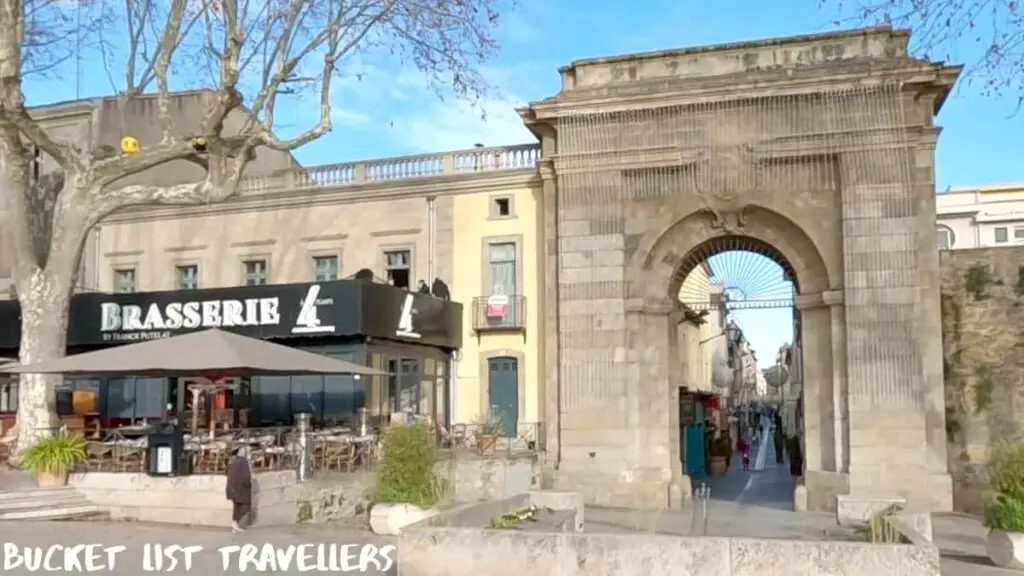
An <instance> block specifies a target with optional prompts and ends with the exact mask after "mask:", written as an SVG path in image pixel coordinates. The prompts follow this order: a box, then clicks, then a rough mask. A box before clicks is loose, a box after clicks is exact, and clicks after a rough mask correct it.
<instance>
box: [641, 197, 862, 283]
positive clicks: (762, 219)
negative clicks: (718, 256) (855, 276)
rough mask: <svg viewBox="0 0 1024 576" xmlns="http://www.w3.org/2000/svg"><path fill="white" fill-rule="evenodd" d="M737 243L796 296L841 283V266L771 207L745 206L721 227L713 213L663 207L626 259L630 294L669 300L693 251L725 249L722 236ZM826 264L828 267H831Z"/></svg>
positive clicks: (689, 264) (691, 264)
mask: <svg viewBox="0 0 1024 576" xmlns="http://www.w3.org/2000/svg"><path fill="white" fill-rule="evenodd" d="M725 238H732V239H738V240H740V241H741V242H739V243H738V245H735V246H733V247H732V248H729V249H738V248H739V245H742V243H743V242H742V241H745V242H746V245H747V249H750V250H752V251H756V252H760V253H761V254H764V255H765V256H768V257H769V258H771V259H772V260H774V261H775V262H777V263H778V264H779V265H780V266H782V268H783V270H785V271H786V272H787V274H789V275H790V276H791V279H792V280H793V283H794V285H795V286H797V289H798V292H799V293H800V294H811V293H818V292H822V291H824V290H828V289H830V288H831V287H834V286H840V285H842V282H841V280H840V275H841V267H840V266H838V265H837V264H836V263H828V262H826V260H825V259H824V257H823V256H822V251H821V250H819V249H818V247H817V246H816V245H815V244H814V241H813V240H811V238H810V236H808V235H807V233H806V232H804V230H803V229H802V228H801V227H800V226H799V225H798V224H796V223H795V222H794V221H793V220H792V219H790V218H788V217H786V216H784V215H782V214H779V213H778V212H776V211H774V210H770V209H768V208H764V207H760V206H750V207H747V208H746V209H745V210H744V214H743V219H742V221H741V223H740V224H738V225H737V226H734V227H732V229H730V230H726V229H724V228H723V227H716V226H715V219H714V216H713V215H712V214H709V213H708V212H706V211H703V210H671V209H670V210H665V211H664V212H662V213H661V214H659V216H658V218H657V219H656V222H653V223H651V224H650V225H648V227H647V231H646V232H645V233H644V234H643V235H642V236H641V237H640V238H639V240H638V242H637V244H636V250H635V251H634V252H633V254H632V257H631V258H630V261H629V264H628V266H629V269H630V271H631V274H630V280H631V282H630V297H631V298H644V299H645V300H647V301H659V300H663V299H666V298H667V299H669V300H670V301H671V300H672V299H674V298H675V295H676V294H678V291H679V287H680V285H681V284H682V282H683V280H684V279H685V278H686V274H688V273H689V272H690V271H691V270H693V267H694V266H696V265H697V264H699V262H700V260H699V259H697V261H696V262H694V258H692V255H693V254H697V253H699V252H700V251H701V249H702V248H703V249H705V250H706V249H707V248H709V247H710V248H712V249H714V248H715V247H716V245H718V246H719V247H720V249H719V251H725V249H726V248H727V246H728V244H726V243H723V242H721V240H722V239H725ZM830 264H831V265H830Z"/></svg>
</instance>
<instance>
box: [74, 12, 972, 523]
mask: <svg viewBox="0 0 1024 576" xmlns="http://www.w3.org/2000/svg"><path fill="white" fill-rule="evenodd" d="M908 41H909V34H908V33H907V32H905V31H898V30H892V29H889V28H877V29H866V30H856V31H850V32H839V33H832V34H824V35H817V36H805V37H796V38H787V39H778V40H769V41H764V42H749V43H741V44H730V45H724V46H715V47H704V48H698V49H692V50H677V51H665V52H658V53H651V54H640V55H633V56H625V57H614V58H601V59H593V60H583V61H577V62H573V63H571V64H570V65H568V66H565V67H563V68H561V69H560V73H561V78H562V89H561V91H560V92H559V94H558V95H556V96H554V97H552V98H549V99H546V100H543V101H540V102H536V103H534V104H532V105H530V106H529V107H527V108H525V109H523V110H521V111H520V113H521V116H522V117H523V120H524V122H525V123H526V125H527V126H528V127H529V128H530V129H531V130H532V131H533V133H534V134H535V135H536V136H537V138H538V140H539V142H540V144H539V147H538V146H522V147H512V148H494V149H475V150H468V151H459V152H451V153H443V154H438V155H436V156H430V157H425V158H424V157H417V158H398V159H385V160H379V161H372V162H363V163H351V164H340V165H332V166H321V167H312V168H291V167H288V166H285V165H284V163H285V162H286V161H287V159H279V160H276V161H277V162H279V163H280V164H281V167H282V168H283V169H282V170H279V171H271V173H268V174H265V175H260V176H254V177H253V178H250V179H249V180H247V182H246V187H245V189H244V190H243V192H242V194H241V195H240V196H239V197H238V198H237V199H235V200H232V201H230V202H227V203H224V204H222V205H218V206H212V207H202V208H176V209H169V208H160V209H140V210H134V211H131V212H126V213H123V214H119V215H116V216H115V217H112V218H110V219H108V220H107V221H105V222H104V223H103V224H102V225H101V226H100V227H99V228H98V230H97V232H96V237H95V239H94V242H95V244H94V245H95V249H94V251H93V252H92V254H93V257H94V258H95V264H94V270H95V277H96V286H97V288H98V289H100V290H103V291H112V292H117V291H129V290H170V289H174V288H193V287H196V286H200V287H203V286H228V285H241V284H256V285H259V284H264V283H285V282H298V281H306V282H309V281H317V282H319V281H327V280H331V279H334V278H338V277H342V276H346V275H349V274H352V273H354V272H356V271H358V270H360V269H363V268H367V269H369V270H371V271H372V272H373V273H374V274H375V275H376V276H378V277H379V278H380V279H381V280H386V281H390V282H392V283H395V284H408V285H410V286H411V287H413V288H415V285H416V283H417V282H418V281H419V280H424V281H426V282H428V283H429V282H431V281H432V280H433V279H435V278H440V279H442V280H443V281H445V282H446V283H448V284H449V285H450V287H451V292H452V296H453V298H454V299H456V300H461V301H462V302H464V303H465V304H466V306H465V310H466V312H465V314H466V318H465V319H464V320H465V321H464V322H463V325H464V326H465V336H466V337H465V338H464V339H463V343H462V346H463V350H462V355H461V359H460V360H459V362H458V364H457V367H456V370H455V378H454V389H453V390H451V397H452V403H453V404H454V406H453V415H452V419H453V420H463V421H464V420H469V419H473V418H475V417H478V416H480V415H481V414H484V413H486V412H498V413H499V415H500V416H502V417H503V420H504V421H505V423H506V425H507V426H508V421H509V420H510V419H514V420H516V421H517V422H521V423H526V422H531V421H537V422H542V423H543V432H544V433H543V435H542V438H541V437H538V439H540V440H542V445H543V446H544V447H545V448H546V450H547V457H546V459H545V461H546V463H547V466H548V468H549V470H548V474H547V478H546V481H547V482H550V483H551V484H553V485H554V486H556V487H559V488H568V489H573V490H578V491H581V492H583V493H584V494H585V495H586V496H587V497H588V498H589V499H590V500H591V501H594V502H599V503H604V504H613V505H640V506H654V507H662V506H666V505H675V504H678V502H679V500H680V499H681V498H682V497H683V496H684V486H685V478H684V477H683V474H682V470H681V466H680V445H679V443H680V441H679V436H680V435H679V433H678V431H679V413H678V412H679V410H678V404H679V402H678V401H679V397H678V394H679V388H678V385H676V383H679V382H682V381H685V380H686V379H687V378H692V376H687V375H686V374H684V375H682V376H681V375H680V373H679V371H680V370H683V369H684V367H685V366H686V363H685V362H683V361H682V358H685V357H686V354H688V353H692V350H691V351H689V352H688V351H686V350H685V349H684V348H683V347H681V346H680V345H679V328H678V327H679V325H680V322H684V321H686V317H687V314H689V313H691V312H692V310H691V309H689V308H688V307H686V306H683V305H682V304H681V303H680V302H679V292H680V289H681V286H682V284H683V282H684V280H685V279H686V278H687V277H688V276H689V275H690V273H691V272H693V271H694V270H695V269H697V268H698V267H699V266H701V265H703V264H704V259H706V257H707V256H709V255H713V254H715V253H718V252H722V251H727V250H735V249H745V250H749V251H754V252H758V253H761V254H763V255H766V256H768V257H770V258H772V259H773V260H775V261H776V262H777V263H779V264H780V265H781V266H782V267H783V269H784V270H785V277H786V278H787V279H791V280H792V281H793V284H794V286H795V287H796V290H797V295H796V298H795V307H796V308H797V311H798V323H797V324H798V326H799V327H800V330H801V336H800V338H798V339H797V341H798V342H800V343H802V345H803V350H802V354H801V355H800V357H801V362H800V364H801V382H802V393H803V398H804V409H803V411H802V426H803V429H804V431H805V433H806V438H805V468H806V470H805V476H804V478H805V485H804V487H802V488H801V489H800V490H799V492H800V493H803V494H805V496H804V498H806V502H803V504H806V505H807V506H808V507H810V508H816V509H827V508H831V507H833V506H834V505H835V502H836V497H837V496H838V495H843V494H851V495H854V496H894V495H900V496H903V497H906V498H909V500H910V501H911V503H912V504H914V505H921V506H926V507H928V508H931V509H940V510H942V509H949V508H950V507H951V483H950V477H949V474H948V471H947V459H946V443H945V422H944V398H943V382H942V377H943V374H942V348H941V346H942V342H941V338H940V337H939V334H940V325H939V324H940V322H939V319H940V318H939V290H938V287H939V284H938V281H939V278H938V276H939V273H938V272H939V269H938V266H939V260H938V253H937V251H936V250H935V217H936V209H935V194H934V192H935V190H934V166H933V161H934V147H935V142H936V139H937V137H938V132H939V131H938V129H937V128H936V127H935V125H934V116H935V114H936V113H937V112H938V110H939V108H940V107H941V105H942V103H943V101H944V99H945V97H946V95H947V93H948V92H949V90H950V88H951V86H952V85H953V83H954V81H955V80H956V78H957V75H958V74H959V68H957V67H952V66H947V65H944V64H940V63H932V62H927V61H922V60H917V59H913V58H911V57H910V56H909V54H908V51H907V46H908ZM510 263H511V265H509V264H510ZM690 357H691V358H693V357H694V356H690ZM522 427H523V426H521V425H517V428H522ZM512 432H513V431H512V430H506V433H512Z"/></svg>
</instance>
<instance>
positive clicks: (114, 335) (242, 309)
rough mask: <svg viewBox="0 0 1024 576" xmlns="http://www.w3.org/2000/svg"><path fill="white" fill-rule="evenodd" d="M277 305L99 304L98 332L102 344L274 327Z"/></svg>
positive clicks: (262, 301)
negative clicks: (172, 334) (204, 331)
mask: <svg viewBox="0 0 1024 576" xmlns="http://www.w3.org/2000/svg"><path fill="white" fill-rule="evenodd" d="M279 305H280V301H279V299H278V298H247V299H245V300H203V301H194V302H171V303H169V304H166V305H164V306H160V305H159V304H156V303H151V304H149V305H148V306H146V307H145V308H143V307H142V306H139V305H137V304H118V303H116V302H103V303H102V304H100V332H102V333H103V339H104V340H105V341H125V340H151V339H154V338H166V337H167V336H168V335H169V332H172V331H177V330H182V329H184V330H194V329H197V328H230V327H235V326H274V325H277V324H279V323H280V322H281V314H280V312H279ZM314 313H315V312H314Z"/></svg>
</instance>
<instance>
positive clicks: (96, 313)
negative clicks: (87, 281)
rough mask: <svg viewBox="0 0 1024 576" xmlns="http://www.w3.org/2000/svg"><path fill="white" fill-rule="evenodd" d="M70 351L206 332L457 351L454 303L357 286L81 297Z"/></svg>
mask: <svg viewBox="0 0 1024 576" xmlns="http://www.w3.org/2000/svg"><path fill="white" fill-rule="evenodd" d="M19 313H20V312H19V310H18V303H17V301H0V351H3V353H2V354H0V356H11V355H14V354H15V353H16V351H17V348H18V340H19V336H20V325H21V323H20V321H19ZM68 320H69V322H68V347H69V349H71V350H75V349H79V348H80V347H92V346H102V345H103V344H115V343H121V342H136V341H140V340H155V339H159V338H167V337H170V336H176V335H178V334H183V333H187V332H191V331H195V330H202V329H206V328H224V329H226V330H231V331H233V332H237V333H239V334H244V335H246V336H252V337H254V338H275V339H279V338H291V337H302V338H310V337H318V336H323V337H333V338H357V339H367V338H372V339H380V340H398V341H406V342H410V343H412V342H415V343H416V344H423V345H430V346H441V347H445V348H458V347H460V346H461V344H462V324H461V322H462V306H461V305H460V304H458V303H457V302H451V301H449V300H443V299H440V298H435V297H434V296H431V295H430V294H417V293H412V292H408V291H406V290H402V289H400V288H396V287H394V286H388V285H386V284H376V283H372V282H363V281H358V280H339V281H335V282H319V283H315V284H314V283H309V284H306V283H302V284H274V285H265V286H236V287H229V288H210V289H202V290H177V291H161V292H137V293H131V294H102V293H83V294H76V295H75V296H74V297H73V298H72V300H71V310H70V312H69V315H68Z"/></svg>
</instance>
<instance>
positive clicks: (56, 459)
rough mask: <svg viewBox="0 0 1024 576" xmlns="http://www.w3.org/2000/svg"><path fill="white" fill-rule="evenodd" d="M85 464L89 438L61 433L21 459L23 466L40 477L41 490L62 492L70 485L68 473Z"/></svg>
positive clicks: (33, 446)
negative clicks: (78, 465)
mask: <svg viewBox="0 0 1024 576" xmlns="http://www.w3.org/2000/svg"><path fill="white" fill-rule="evenodd" d="M82 462H85V438H83V437H82V436H81V435H80V434H69V433H68V432H67V431H66V430H61V431H59V432H57V433H55V434H51V435H49V436H44V437H42V438H40V439H39V440H38V441H36V443H35V444H33V445H31V446H29V447H28V449H27V450H25V452H24V453H23V454H22V455H21V466H22V468H24V469H25V470H28V471H29V472H32V473H34V474H35V475H36V482H37V483H38V484H39V487H40V488H61V487H64V486H67V484H68V472H70V471H71V469H72V468H74V467H75V465H77V464H80V463H82Z"/></svg>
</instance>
